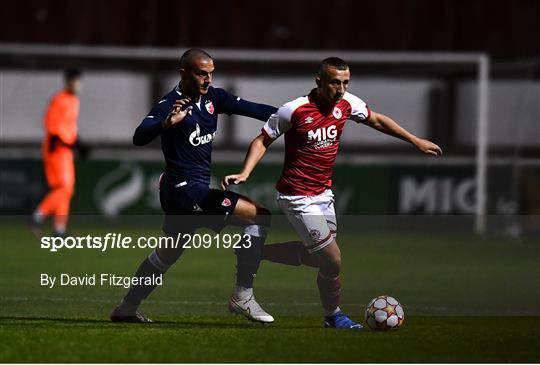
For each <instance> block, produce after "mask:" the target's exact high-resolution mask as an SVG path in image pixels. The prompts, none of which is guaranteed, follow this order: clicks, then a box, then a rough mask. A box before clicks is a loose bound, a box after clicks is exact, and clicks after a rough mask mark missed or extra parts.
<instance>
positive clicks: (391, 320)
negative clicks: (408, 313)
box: [366, 295, 405, 331]
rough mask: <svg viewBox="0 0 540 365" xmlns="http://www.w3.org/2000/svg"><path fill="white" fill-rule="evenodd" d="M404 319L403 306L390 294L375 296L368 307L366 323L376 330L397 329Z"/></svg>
mask: <svg viewBox="0 0 540 365" xmlns="http://www.w3.org/2000/svg"><path fill="white" fill-rule="evenodd" d="M404 320H405V313H404V312H403V307H402V306H401V304H399V302H398V301H397V300H396V299H395V298H392V297H390V296H388V295H381V296H378V297H377V298H373V299H372V300H371V301H370V302H369V304H368V306H367V308H366V323H367V325H368V326H369V328H371V329H372V330H374V331H394V330H397V329H398V328H399V327H401V326H402V325H403V321H404Z"/></svg>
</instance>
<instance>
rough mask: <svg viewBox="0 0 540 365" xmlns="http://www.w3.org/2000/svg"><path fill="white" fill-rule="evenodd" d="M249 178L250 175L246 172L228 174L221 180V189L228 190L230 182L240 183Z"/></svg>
mask: <svg viewBox="0 0 540 365" xmlns="http://www.w3.org/2000/svg"><path fill="white" fill-rule="evenodd" d="M247 179H248V176H246V175H244V174H235V175H227V176H225V177H224V178H223V180H221V189H222V190H227V187H228V186H229V185H230V184H234V185H238V184H242V183H245V182H246V181H247Z"/></svg>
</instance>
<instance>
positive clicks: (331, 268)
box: [320, 251, 341, 277]
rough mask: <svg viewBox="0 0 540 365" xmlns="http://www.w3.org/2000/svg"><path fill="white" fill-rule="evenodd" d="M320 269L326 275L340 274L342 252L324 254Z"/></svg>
mask: <svg viewBox="0 0 540 365" xmlns="http://www.w3.org/2000/svg"><path fill="white" fill-rule="evenodd" d="M320 269H321V272H323V273H324V274H325V275H326V276H329V277H335V276H338V275H339V273H340V272H341V252H339V251H338V252H332V253H329V254H326V255H324V256H322V260H320Z"/></svg>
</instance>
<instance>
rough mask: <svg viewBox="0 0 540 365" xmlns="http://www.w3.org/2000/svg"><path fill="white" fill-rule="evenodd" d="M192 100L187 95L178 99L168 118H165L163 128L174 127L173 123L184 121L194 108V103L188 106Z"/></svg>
mask: <svg viewBox="0 0 540 365" xmlns="http://www.w3.org/2000/svg"><path fill="white" fill-rule="evenodd" d="M190 102H191V100H190V99H189V98H187V97H186V98H183V99H179V100H176V101H175V102H174V105H173V107H172V109H171V111H170V113H169V115H168V116H167V119H165V120H164V121H163V123H162V126H163V128H169V127H172V126H173V125H175V124H178V123H180V122H181V121H183V120H184V118H185V117H186V115H187V114H188V113H189V112H190V111H191V109H193V105H189V106H187V105H188V104H189V103H190ZM186 106H187V107H186Z"/></svg>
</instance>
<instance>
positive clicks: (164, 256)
mask: <svg viewBox="0 0 540 365" xmlns="http://www.w3.org/2000/svg"><path fill="white" fill-rule="evenodd" d="M183 252H184V249H183V248H182V247H176V248H170V247H159V248H156V253H157V255H158V257H159V258H160V259H161V261H163V262H164V263H165V264H167V265H169V266H170V265H173V264H174V263H175V262H176V261H178V259H179V258H180V256H182V253H183Z"/></svg>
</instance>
